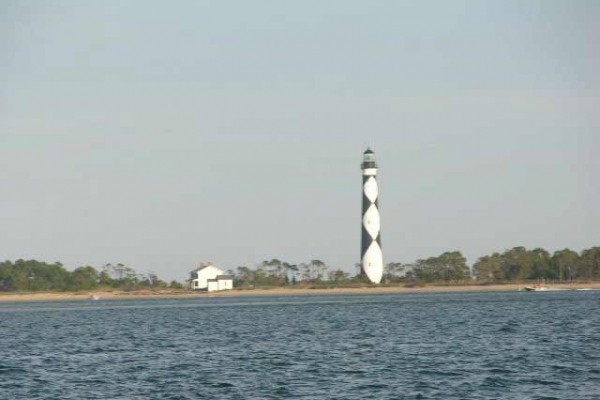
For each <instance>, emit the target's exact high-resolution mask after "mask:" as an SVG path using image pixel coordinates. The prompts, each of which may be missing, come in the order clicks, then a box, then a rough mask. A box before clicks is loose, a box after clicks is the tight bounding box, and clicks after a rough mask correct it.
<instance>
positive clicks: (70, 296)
mask: <svg viewBox="0 0 600 400" xmlns="http://www.w3.org/2000/svg"><path fill="white" fill-rule="evenodd" d="M525 286H527V285H525V284H512V283H511V284H505V285H451V286H438V285H436V286H434V285H430V286H423V287H413V288H407V287H403V286H394V287H385V286H383V287H360V288H323V289H310V288H293V287H290V288H279V287H278V288H263V289H234V290H228V291H222V292H210V293H208V292H203V291H202V292H192V291H186V290H158V291H151V290H139V291H118V290H115V291H89V292H87V291H86V292H35V293H0V302H10V301H53V300H55V301H68V300H89V299H90V298H91V297H92V296H94V295H95V296H97V297H98V298H100V299H104V300H108V299H115V300H117V299H118V300H125V299H142V298H174V297H176V298H195V297H197V298H202V297H217V296H218V297H222V296H285V295H338V294H340V295H341V294H346V295H349V294H390V293H435V292H440V293H443V292H498V291H516V290H519V289H523V288H524V287H525ZM548 286H550V287H552V288H557V289H582V288H590V289H600V282H593V283H568V284H553V285H548Z"/></svg>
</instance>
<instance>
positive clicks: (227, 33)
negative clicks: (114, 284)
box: [0, 0, 600, 280]
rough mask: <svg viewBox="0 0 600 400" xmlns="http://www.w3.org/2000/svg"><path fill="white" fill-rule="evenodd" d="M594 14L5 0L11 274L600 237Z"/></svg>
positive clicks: (599, 95)
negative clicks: (25, 265)
mask: <svg viewBox="0 0 600 400" xmlns="http://www.w3.org/2000/svg"><path fill="white" fill-rule="evenodd" d="M598 21H600V2H598V1H548V0H544V1H504V0H503V1H452V2H451V1H414V2H413V1H406V2H404V1H373V0H369V1H348V0H343V1H307V0H302V1H295V2H292V1H279V0H274V1H251V2H250V1H223V0H219V1H205V2H201V1H174V2H149V1H128V2H124V1H80V0H76V1H75V0H74V1H6V0H4V1H1V2H0V54H2V57H1V59H2V61H1V62H0V185H1V186H0V187H1V191H0V259H11V260H14V259H17V258H36V259H40V260H45V261H61V262H63V263H64V264H65V265H66V266H67V267H68V268H74V267H77V266H79V265H85V264H90V265H94V266H101V265H104V264H105V263H108V262H113V263H115V262H123V263H125V264H127V265H129V266H132V267H134V268H136V269H137V270H138V271H140V272H155V273H158V274H159V275H160V276H162V277H163V278H165V279H179V280H183V279H185V278H186V277H187V272H188V271H190V270H191V269H192V268H193V267H194V266H195V265H196V264H197V263H198V262H200V261H207V260H212V261H215V262H216V263H218V264H219V265H221V266H223V267H224V268H235V267H237V266H238V265H243V264H246V265H256V264H257V263H259V262H260V261H262V260H263V259H267V258H269V259H270V258H275V257H276V258H281V259H284V260H287V261H289V262H292V263H297V262H302V261H306V260H310V259H314V258H320V259H322V260H324V261H325V262H327V263H328V264H330V265H331V266H333V267H341V268H343V269H346V270H348V271H352V270H353V264H354V263H355V262H357V261H359V258H360V224H361V222H360V221H361V206H360V202H361V171H360V162H361V157H362V152H363V151H364V149H365V147H366V145H370V146H371V147H372V148H373V150H374V151H375V152H376V156H377V159H378V162H379V164H380V170H379V182H380V193H381V194H380V210H381V214H382V245H383V250H384V261H385V262H389V261H402V262H410V261H414V260H415V259H417V258H421V257H427V256H433V255H438V254H440V253H442V252H444V251H447V250H455V249H458V250H461V251H463V253H464V254H465V255H467V256H468V258H469V261H470V262H474V261H475V260H476V259H477V257H478V256H481V255H484V254H487V253H491V252H493V251H502V250H504V249H506V248H511V247H514V246H519V245H523V246H527V247H544V248H546V249H548V250H550V251H554V250H556V249H560V248H564V247H570V248H573V249H575V250H578V251H579V250H581V249H582V248H586V247H591V246H594V245H600V208H599V207H598V204H600V185H599V182H600V157H599V154H600V131H599V128H600V73H599V71H600V24H599V23H598Z"/></svg>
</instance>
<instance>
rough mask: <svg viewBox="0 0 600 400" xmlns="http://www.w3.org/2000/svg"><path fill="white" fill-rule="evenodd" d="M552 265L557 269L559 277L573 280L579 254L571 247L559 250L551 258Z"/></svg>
mask: <svg viewBox="0 0 600 400" xmlns="http://www.w3.org/2000/svg"><path fill="white" fill-rule="evenodd" d="M550 262H551V265H552V267H553V268H554V269H555V270H556V271H557V275H558V278H559V279H561V280H563V279H564V280H569V281H571V280H573V278H574V277H575V272H576V268H577V266H578V265H577V264H578V262H579V254H577V253H576V252H574V251H573V250H570V249H563V250H557V251H555V252H554V254H553V255H552V258H551V260H550Z"/></svg>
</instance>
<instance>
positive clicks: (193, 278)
mask: <svg viewBox="0 0 600 400" xmlns="http://www.w3.org/2000/svg"><path fill="white" fill-rule="evenodd" d="M190 288H191V289H193V290H207V291H209V292H212V291H214V290H231V289H233V277H232V276H231V275H225V272H224V271H223V270H222V269H220V268H218V267H216V266H215V265H214V264H212V263H203V264H200V266H199V267H198V268H196V269H195V270H193V271H191V272H190Z"/></svg>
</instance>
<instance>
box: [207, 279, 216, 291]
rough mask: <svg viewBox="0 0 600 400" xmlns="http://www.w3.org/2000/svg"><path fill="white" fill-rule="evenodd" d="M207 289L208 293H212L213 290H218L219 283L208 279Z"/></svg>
mask: <svg viewBox="0 0 600 400" xmlns="http://www.w3.org/2000/svg"><path fill="white" fill-rule="evenodd" d="M206 285H207V288H206V290H208V291H209V292H213V291H215V290H219V281H218V280H216V279H208V280H207V281H206Z"/></svg>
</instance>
